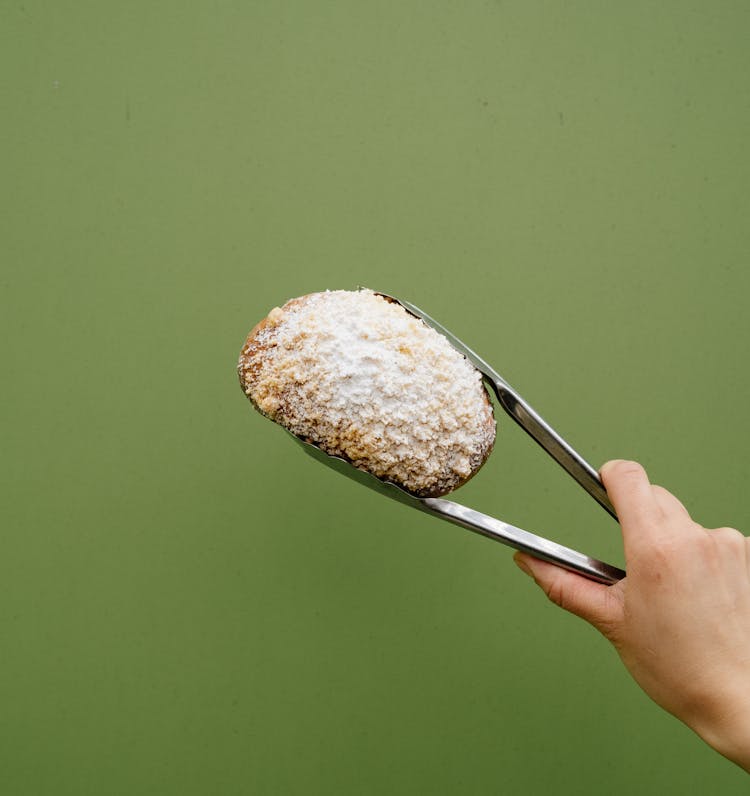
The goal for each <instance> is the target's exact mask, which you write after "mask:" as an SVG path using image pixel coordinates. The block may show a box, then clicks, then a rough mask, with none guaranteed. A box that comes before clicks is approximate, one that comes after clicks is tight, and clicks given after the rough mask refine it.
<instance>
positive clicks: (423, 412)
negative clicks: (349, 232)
mask: <svg viewBox="0 0 750 796" xmlns="http://www.w3.org/2000/svg"><path fill="white" fill-rule="evenodd" d="M238 370H239V377H240V384H241V385H242V389H243V390H244V392H245V394H246V395H247V396H248V398H249V399H250V400H251V401H252V403H253V404H254V406H255V407H256V408H257V409H258V410H259V411H260V412H261V413H262V414H264V415H265V416H266V417H268V418H270V419H271V420H274V421H275V422H277V423H279V424H280V425H282V426H284V427H285V428H286V429H288V430H289V431H291V432H292V434H294V435H296V436H297V437H300V438H301V439H303V440H305V441H307V442H311V443H313V444H315V445H317V446H318V447H319V448H321V449H322V450H324V451H325V452H326V453H329V454H332V455H334V456H340V457H342V458H344V459H346V460H347V461H349V462H351V464H353V465H354V466H355V467H358V468H360V469H361V470H365V471H367V472H369V473H371V474H373V475H375V476H377V477H378V478H381V479H383V480H385V481H391V482H393V483H395V484H397V485H398V486H400V487H402V488H403V489H405V490H406V491H408V492H410V493H412V494H414V495H417V496H419V497H438V496H440V495H444V494H446V493H447V492H450V491H451V490H453V489H456V488H457V487H459V486H461V485H462V484H464V483H465V482H466V481H468V480H469V478H471V476H472V475H474V473H476V472H477V470H479V468H480V467H481V466H482V465H483V464H484V462H485V461H486V459H487V457H488V456H489V454H490V452H491V450H492V446H493V444H494V441H495V420H494V417H493V413H492V405H491V403H490V401H489V397H488V395H487V392H486V390H485V389H484V385H483V384H482V378H481V374H480V373H479V371H477V370H476V369H475V368H474V367H473V365H471V363H470V362H469V361H468V360H467V359H466V358H465V357H464V356H463V355H462V354H461V353H459V352H458V351H456V349H455V348H453V346H452V345H451V344H450V343H449V342H448V341H447V340H446V339H445V337H443V336H442V335H441V334H439V333H438V332H436V331H435V330H434V329H432V328H430V327H429V326H427V325H426V324H425V323H424V321H422V320H421V319H418V318H415V317H414V316H413V315H411V314H410V313H408V312H407V311H406V310H405V309H404V308H403V307H402V306H401V305H400V304H397V303H394V302H392V301H389V300H387V299H385V298H384V297H382V296H380V295H378V294H376V293H373V292H372V291H371V290H358V291H346V290H335V291H326V292H325V293H311V294H310V295H307V296H301V297H300V298H294V299H291V300H290V301H288V302H287V303H286V304H284V306H283V307H281V308H278V307H276V308H274V309H273V310H271V312H270V313H269V314H268V316H267V317H266V318H264V319H263V320H262V321H261V322H260V323H259V324H258V325H257V326H256V327H255V328H254V329H253V330H252V331H251V332H250V334H249V335H248V337H247V340H246V341H245V344H244V345H243V347H242V351H241V353H240V360H239V365H238Z"/></svg>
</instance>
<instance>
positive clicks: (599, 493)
mask: <svg viewBox="0 0 750 796" xmlns="http://www.w3.org/2000/svg"><path fill="white" fill-rule="evenodd" d="M380 295H381V296H384V297H385V298H387V299H390V300H391V301H395V302H396V303H398V304H400V305H401V306H402V307H403V308H404V309H405V310H406V311H407V312H410V313H411V314H412V315H414V316H416V317H417V318H421V319H422V320H423V321H424V322H425V323H426V324H427V325H428V326H431V327H432V328H433V329H435V330H436V331H438V332H440V334H442V335H443V336H444V337H446V338H447V339H448V342H450V344H451V345H452V346H453V347H454V348H455V349H457V350H458V351H460V352H461V353H462V354H463V355H464V356H465V357H466V358H467V359H468V360H469V362H471V364H472V365H474V367H475V368H476V369H477V370H478V371H480V373H481V374H482V375H483V376H484V378H485V381H486V382H487V383H488V384H489V385H490V387H491V388H492V390H493V392H494V393H495V395H497V399H498V401H499V402H500V405H501V406H502V408H503V409H504V410H505V411H506V412H507V413H508V414H509V415H510V416H511V417H512V418H513V419H514V420H515V421H516V423H518V425H519V426H521V428H522V429H523V430H524V431H525V432H526V433H527V434H528V435H529V436H530V437H531V438H532V439H533V440H535V441H536V442H537V443H539V445H540V446H541V447H542V448H544V450H545V451H546V452H547V453H548V454H549V455H550V456H551V457H552V458H553V459H554V460H555V461H556V462H557V463H558V464H559V465H560V466H561V467H562V468H563V469H564V470H565V471H566V472H567V473H568V474H569V475H570V476H571V477H572V478H573V479H574V480H576V481H577V482H578V483H579V484H580V485H581V486H582V487H583V488H584V489H585V490H586V491H587V492H588V493H589V495H591V497H592V498H594V500H596V502H597V503H599V505H600V506H602V508H604V509H605V510H606V511H607V512H608V513H609V514H610V515H611V516H612V517H614V518H615V519H617V515H616V514H615V510H614V507H613V506H612V503H611V502H610V500H609V498H608V497H607V492H606V490H605V489H604V485H603V484H602V481H601V478H600V477H599V473H598V472H597V471H596V470H595V469H594V468H593V467H592V466H591V465H590V464H589V463H588V462H587V461H586V460H585V459H584V458H583V456H581V454H580V453H578V452H577V451H576V450H574V449H573V448H572V447H571V446H570V445H568V443H567V442H566V441H565V440H564V439H563V438H562V437H561V436H560V435H559V434H558V433H557V432H556V431H555V430H554V429H553V428H552V427H551V426H550V425H549V424H548V423H547V422H546V421H545V420H544V419H543V418H542V417H541V416H540V415H538V414H537V413H536V412H535V411H534V410H533V409H532V408H531V407H530V406H529V405H528V404H527V403H526V401H524V400H523V398H521V396H520V395H519V394H518V393H517V392H516V391H515V390H514V389H513V388H512V387H511V386H510V384H508V382H507V381H505V379H503V377H502V376H500V374H499V373H497V371H495V370H494V369H493V368H491V367H490V366H489V365H488V364H487V363H486V362H485V361H484V360H483V359H482V358H481V357H480V356H479V355H478V354H476V353H475V352H474V351H472V350H471V348H469V347H468V346H467V345H466V344H465V343H464V342H462V341H461V340H459V339H458V338H457V337H456V336H455V335H454V334H452V333H451V332H449V331H448V329H446V328H445V327H444V326H442V325H441V324H439V323H438V322H437V321H436V320H435V319H434V318H431V317H430V316H429V315H428V314H427V313H426V312H423V311H422V310H421V309H419V307H417V306H415V305H414V304H411V303H409V302H408V301H404V300H403V299H399V298H396V297H395V296H389V295H388V294H387V293H380Z"/></svg>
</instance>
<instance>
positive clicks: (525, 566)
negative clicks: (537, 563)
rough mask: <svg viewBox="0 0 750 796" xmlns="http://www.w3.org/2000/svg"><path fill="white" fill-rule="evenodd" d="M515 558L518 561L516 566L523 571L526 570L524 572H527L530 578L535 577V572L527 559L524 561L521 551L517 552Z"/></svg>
mask: <svg viewBox="0 0 750 796" xmlns="http://www.w3.org/2000/svg"><path fill="white" fill-rule="evenodd" d="M513 560H514V561H515V562H516V566H517V567H518V568H519V569H520V570H521V572H524V573H525V574H526V575H528V576H529V577H530V578H533V577H534V573H533V572H532V571H531V568H530V567H529V565H528V564H527V563H526V562H525V561H524V560H523V559H522V558H521V556H520V554H519V553H516V554H515V555H514V556H513Z"/></svg>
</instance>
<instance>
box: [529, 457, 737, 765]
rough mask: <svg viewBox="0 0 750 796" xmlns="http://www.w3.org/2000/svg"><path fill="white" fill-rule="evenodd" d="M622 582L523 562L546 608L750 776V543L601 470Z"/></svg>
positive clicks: (661, 492)
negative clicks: (576, 619) (622, 564)
mask: <svg viewBox="0 0 750 796" xmlns="http://www.w3.org/2000/svg"><path fill="white" fill-rule="evenodd" d="M601 476H602V480H603V481H604V485H605V487H606V489H607V493H608V494H609V497H610V499H611V500H612V503H613V504H614V507H615V510H616V511H617V516H618V518H619V520H620V524H621V527H622V536H623V542H624V547H625V560H626V563H627V577H626V578H624V579H623V580H621V581H620V582H619V583H616V584H615V585H613V586H604V585H602V584H599V583H594V582H592V581H590V580H586V579H585V578H583V577H581V576H580V575H577V574H575V573H573V572H568V571H567V570H564V569H560V568H559V567H556V566H554V565H553V564H549V563H547V562H544V561H539V560H538V559H535V558H533V557H531V556H529V555H527V554H524V553H516V555H515V556H514V558H515V561H516V563H517V564H518V566H519V567H520V568H521V569H522V570H523V571H524V572H526V573H527V574H529V575H531V576H532V577H533V578H534V580H535V581H536V583H537V584H538V585H539V586H540V587H541V588H542V589H543V590H544V591H545V593H546V594H547V596H548V597H549V599H550V600H551V601H552V602H554V603H556V604H557V605H559V606H561V607H562V608H564V609H565V610H567V611H570V612H571V613H573V614H576V615H577V616H580V617H581V618H582V619H585V620H586V621H587V622H589V623H590V624H592V625H593V626H594V627H595V628H596V629H597V630H599V631H600V632H601V633H602V634H603V635H604V636H605V637H606V638H607V639H609V641H611V642H612V644H613V645H614V646H615V648H616V650H617V652H618V653H619V655H620V658H621V659H622V662H623V663H624V664H625V666H626V667H627V669H628V671H629V672H630V674H631V675H632V676H633V677H634V678H635V680H636V682H637V683H638V684H639V685H640V686H641V688H643V690H644V691H645V692H646V693H647V694H648V695H649V696H650V697H651V698H652V699H653V700H654V701H655V702H656V703H657V704H659V705H661V707H663V708H664V709H665V710H668V711H669V712H670V713H672V714H673V715H675V716H676V717H677V718H678V719H680V720H681V721H683V722H685V724H687V725H688V726H689V727H690V728H692V729H693V730H694V731H695V732H696V733H697V734H698V735H699V736H700V737H701V738H703V740H704V741H706V742H707V743H708V744H710V745H711V746H712V747H713V748H714V749H716V750H717V751H718V752H720V753H721V754H723V755H724V756H725V757H727V758H729V759H730V760H733V761H734V762H735V763H737V764H738V765H740V766H742V767H743V768H744V769H745V770H746V771H748V772H750V540H748V539H747V538H745V537H744V536H743V535H742V534H741V533H740V532H739V531H736V530H734V529H733V528H718V529H716V530H707V529H706V528H703V527H702V526H701V525H699V524H698V523H696V522H694V521H693V520H692V519H691V518H690V515H689V514H688V512H687V510H686V509H685V507H684V506H683V505H682V503H680V501H679V500H678V499H677V498H676V497H675V496H674V495H672V494H671V493H670V492H668V491H667V490H666V489H663V488H662V487H659V486H653V485H652V484H650V483H649V480H648V477H647V475H646V472H645V471H644V469H643V468H642V467H641V466H640V465H639V464H637V463H636V462H626V461H619V460H618V461H611V462H607V464H605V465H604V466H603V467H602V469H601Z"/></svg>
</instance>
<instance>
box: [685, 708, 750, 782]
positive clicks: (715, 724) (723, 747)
mask: <svg viewBox="0 0 750 796" xmlns="http://www.w3.org/2000/svg"><path fill="white" fill-rule="evenodd" d="M686 724H687V725H688V726H689V727H690V728H691V729H692V730H693V731H694V732H696V733H697V734H698V735H699V736H700V737H701V738H702V739H703V740H704V741H705V742H706V743H707V744H708V745H709V746H711V747H713V748H714V749H715V750H716V751H717V752H719V754H721V755H723V756H724V757H726V758H727V759H729V760H731V761H732V762H733V763H736V764H737V765H738V766H740V767H741V768H744V769H745V771H747V772H748V773H750V695H745V694H743V695H742V696H741V697H740V698H737V699H727V700H726V701H725V702H724V704H722V705H716V706H712V708H711V709H710V710H709V711H707V712H704V713H703V714H702V715H701V716H700V717H697V718H696V719H695V720H693V721H686Z"/></svg>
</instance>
